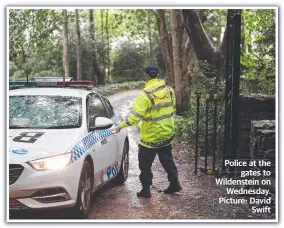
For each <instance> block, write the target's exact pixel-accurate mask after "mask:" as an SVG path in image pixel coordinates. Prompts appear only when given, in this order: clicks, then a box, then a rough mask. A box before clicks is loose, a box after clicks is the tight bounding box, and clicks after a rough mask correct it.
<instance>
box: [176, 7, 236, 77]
mask: <svg viewBox="0 0 284 228" xmlns="http://www.w3.org/2000/svg"><path fill="white" fill-rule="evenodd" d="M181 12H182V15H183V19H184V23H185V27H186V31H187V34H188V36H189V39H190V42H191V44H192V46H193V48H194V52H195V54H196V56H197V58H198V60H201V61H202V60H203V61H207V62H208V63H209V64H210V65H211V66H213V67H214V68H215V69H216V70H217V71H218V74H219V78H220V79H222V80H223V79H225V60H226V58H227V54H228V53H227V48H226V46H227V37H228V29H227V27H226V29H225V32H224V36H223V39H222V41H221V42H220V43H221V44H220V48H219V49H217V48H216V47H214V46H213V44H212V42H211V41H210V39H209V38H208V36H207V33H206V32H205V30H204V28H203V26H202V23H201V21H200V18H199V16H198V12H197V10H192V9H183V10H181ZM229 12H230V14H231V15H232V14H233V13H234V12H238V13H241V11H240V10H229ZM228 16H230V15H229V13H228Z"/></svg>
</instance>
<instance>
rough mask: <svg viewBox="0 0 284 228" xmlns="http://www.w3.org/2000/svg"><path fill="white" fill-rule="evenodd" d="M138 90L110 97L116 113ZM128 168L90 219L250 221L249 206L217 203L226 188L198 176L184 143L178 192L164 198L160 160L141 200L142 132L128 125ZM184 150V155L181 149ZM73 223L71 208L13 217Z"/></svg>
mask: <svg viewBox="0 0 284 228" xmlns="http://www.w3.org/2000/svg"><path fill="white" fill-rule="evenodd" d="M138 93H139V90H133V91H128V92H122V93H119V94H116V95H113V96H109V99H110V101H111V103H112V104H113V106H114V107H115V108H116V109H117V110H118V112H119V113H120V114H121V115H122V116H123V117H126V116H127V115H128V114H129V112H130V111H131V107H132V105H133V102H134V99H135V97H136V96H137V95H138ZM128 132H129V138H130V152H129V153H130V154H129V158H130V164H129V176H128V179H127V181H126V183H125V184H124V185H123V186H115V185H113V184H112V183H109V184H107V185H105V186H104V187H103V188H101V189H100V190H98V191H97V192H96V193H95V194H94V195H93V199H92V202H93V209H92V212H91V213H90V215H89V218H88V219H90V220H95V221H99V220H101V219H103V220H105V219H115V220H120V219H131V220H142V219H148V220H156V219H163V220H165V219H179V220H181V219H190V220H195V219H251V218H252V217H251V216H250V213H249V210H248V206H247V205H226V204H219V203H218V198H219V197H220V196H224V195H225V191H224V189H221V188H219V187H218V186H216V184H215V181H214V178H213V177H212V176H209V175H202V174H198V175H194V173H193V171H194V163H193V161H194V157H193V154H192V153H191V150H192V149H191V148H190V147H188V146H187V145H185V144H184V143H185V142H183V141H179V140H178V139H176V140H175V142H174V144H173V155H174V158H175V162H176V165H177V168H178V170H179V177H180V182H181V185H182V187H183V190H182V191H181V192H179V193H177V194H173V195H166V194H164V193H163V192H162V190H163V189H165V188H166V187H167V186H168V181H167V175H166V173H165V171H164V169H163V168H162V166H161V164H160V163H159V160H158V157H156V158H155V161H154V163H153V166H152V172H153V175H154V178H153V186H152V189H151V192H152V197H151V198H149V199H144V198H138V197H137V196H136V192H137V191H140V189H141V184H140V182H139V173H140V172H139V168H138V152H137V149H138V142H139V139H140V137H139V131H138V128H137V127H129V128H128ZM182 150H183V151H182ZM16 218H23V219H73V218H75V216H74V215H73V214H72V212H70V211H69V210H64V211H62V210H61V211H52V212H36V213H31V212H29V213H27V212H21V213H16V214H12V215H11V217H10V219H16Z"/></svg>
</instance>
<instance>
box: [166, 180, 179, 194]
mask: <svg viewBox="0 0 284 228" xmlns="http://www.w3.org/2000/svg"><path fill="white" fill-rule="evenodd" d="M180 190H182V187H181V186H180V183H179V181H172V182H171V183H170V185H169V187H168V188H167V189H166V190H164V193H165V194H173V193H175V192H179V191H180Z"/></svg>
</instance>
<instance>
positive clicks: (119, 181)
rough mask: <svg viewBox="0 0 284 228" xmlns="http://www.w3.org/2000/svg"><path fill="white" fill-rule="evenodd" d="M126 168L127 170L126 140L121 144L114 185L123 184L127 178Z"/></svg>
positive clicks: (127, 149)
mask: <svg viewBox="0 0 284 228" xmlns="http://www.w3.org/2000/svg"><path fill="white" fill-rule="evenodd" d="M128 170H129V146H128V141H125V143H124V146H123V153H122V160H121V165H120V170H119V173H118V174H117V176H116V177H115V178H114V180H113V182H114V183H115V184H116V185H123V184H124V183H125V181H126V180H127V177H128Z"/></svg>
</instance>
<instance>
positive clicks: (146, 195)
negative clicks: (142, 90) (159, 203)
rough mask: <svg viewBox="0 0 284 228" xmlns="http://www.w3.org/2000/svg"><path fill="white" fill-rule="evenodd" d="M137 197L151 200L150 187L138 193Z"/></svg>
mask: <svg viewBox="0 0 284 228" xmlns="http://www.w3.org/2000/svg"><path fill="white" fill-rule="evenodd" d="M137 196H138V197H144V198H150V197H151V196H152V195H151V191H150V187H149V186H147V187H143V188H142V190H141V191H140V192H137Z"/></svg>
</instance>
